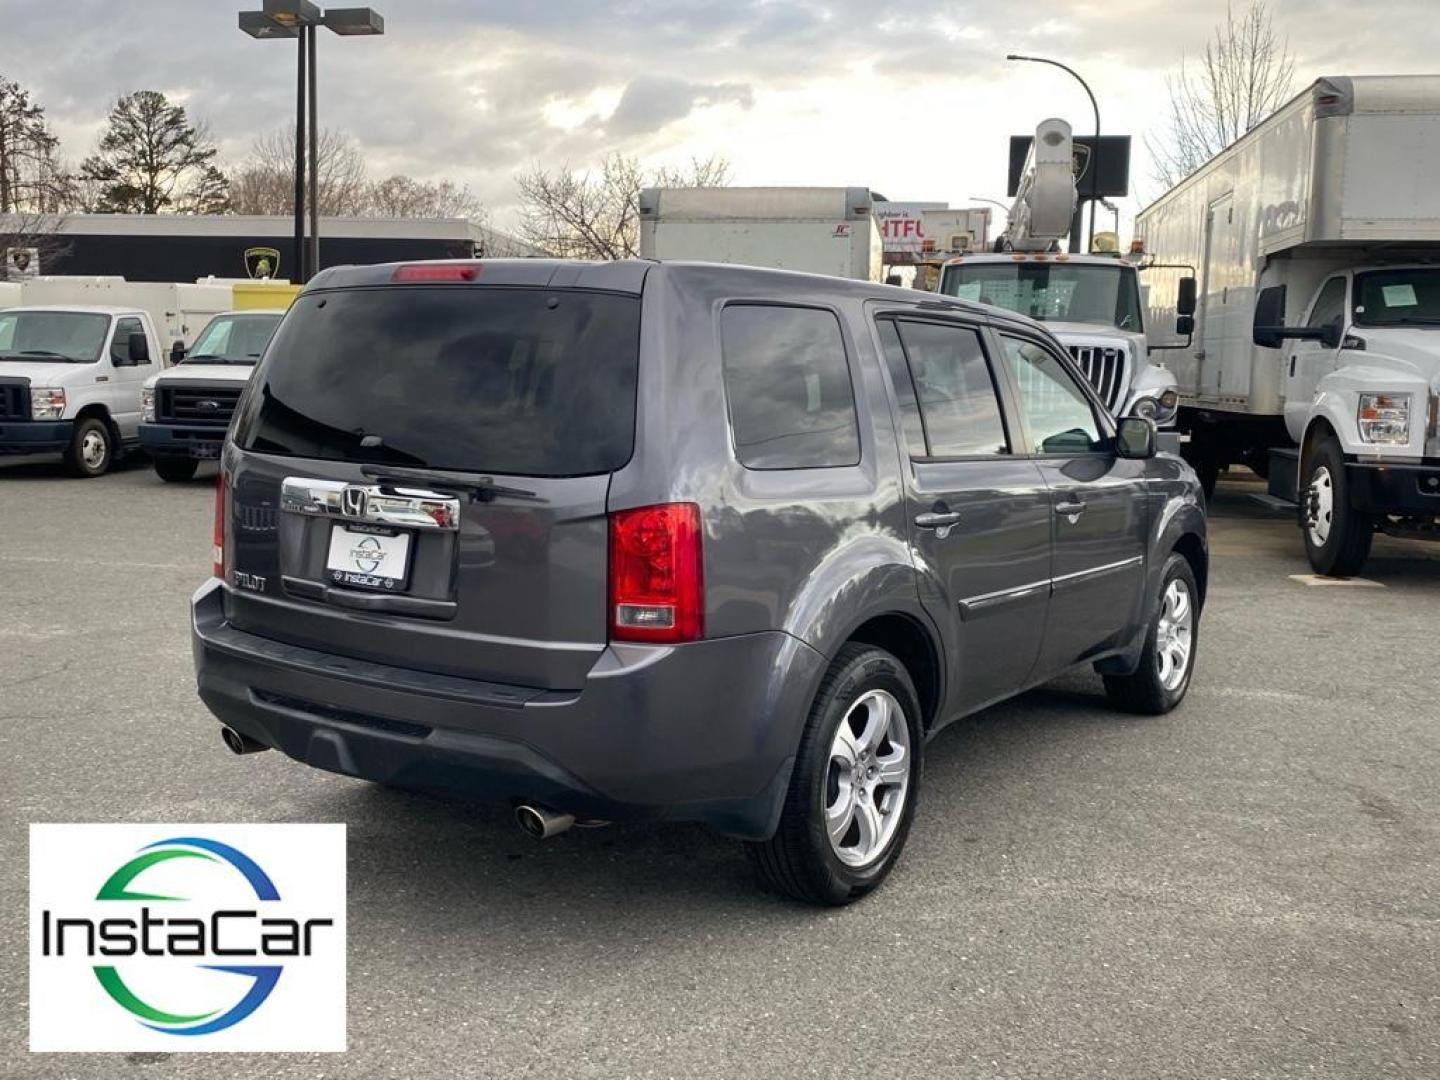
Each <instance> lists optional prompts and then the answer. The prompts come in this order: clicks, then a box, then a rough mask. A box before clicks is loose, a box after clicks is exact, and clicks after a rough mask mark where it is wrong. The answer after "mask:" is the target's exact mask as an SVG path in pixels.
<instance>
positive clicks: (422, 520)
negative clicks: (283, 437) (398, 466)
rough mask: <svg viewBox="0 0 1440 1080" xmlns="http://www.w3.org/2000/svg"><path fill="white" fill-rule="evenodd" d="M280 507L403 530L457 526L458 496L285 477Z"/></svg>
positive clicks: (452, 529)
mask: <svg viewBox="0 0 1440 1080" xmlns="http://www.w3.org/2000/svg"><path fill="white" fill-rule="evenodd" d="M280 509H281V510H282V511H283V512H285V513H289V514H322V515H325V516H327V517H334V518H341V519H343V520H346V521H359V522H365V523H368V524H371V525H394V526H398V527H400V528H404V529H430V530H440V531H442V532H458V531H459V529H460V500H459V499H457V498H455V497H454V496H453V495H446V494H444V493H442V492H438V491H426V490H424V489H423V488H410V487H397V486H395V485H393V484H347V483H345V481H343V480H312V479H309V478H307V477H303V476H287V477H286V478H285V480H284V481H283V482H282V483H281V485H280Z"/></svg>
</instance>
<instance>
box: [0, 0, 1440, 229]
mask: <svg viewBox="0 0 1440 1080" xmlns="http://www.w3.org/2000/svg"><path fill="white" fill-rule="evenodd" d="M348 2H349V0H347V3H348ZM1238 2H1239V3H1241V4H1243V2H1244V0H1238ZM376 4H377V7H378V8H379V9H380V10H381V11H382V12H383V13H384V14H385V15H386V17H387V29H386V36H385V37H383V38H370V39H366V38H361V39H348V40H347V39H341V38H337V37H335V36H333V35H329V34H326V35H324V36H323V37H322V38H321V42H320V47H321V58H320V73H321V86H320V108H321V122H322V125H323V126H327V127H335V128H339V129H341V130H343V131H345V132H347V133H349V134H350V135H352V136H353V137H354V138H355V139H356V140H357V141H358V142H359V143H360V144H361V145H362V146H363V148H364V150H365V152H366V156H367V158H368V159H369V161H370V164H371V167H372V169H373V171H374V172H375V173H376V174H377V175H384V174H388V173H391V172H407V173H411V174H413V175H416V176H420V177H425V178H435V179H438V178H441V177H451V178H454V179H456V180H458V181H461V182H464V183H467V184H469V185H470V187H471V188H472V189H473V190H474V191H475V192H477V193H478V194H479V195H480V196H481V197H482V198H483V199H484V200H485V202H486V203H487V205H489V206H490V207H491V208H492V210H493V212H494V216H495V219H496V221H497V223H499V224H504V223H505V222H506V220H507V219H508V217H509V215H510V213H511V212H512V211H513V203H514V198H515V192H514V183H513V177H514V174H515V173H516V171H517V170H519V169H522V168H523V167H525V166H526V165H528V164H529V163H531V162H536V161H538V162H541V163H543V164H546V165H549V166H559V165H561V164H562V163H570V164H571V165H573V166H577V167H579V166H584V165H586V164H588V163H592V162H594V161H596V160H598V159H599V158H601V157H603V156H604V155H605V154H606V153H607V152H609V151H613V150H619V151H624V152H625V153H631V154H638V155H640V156H642V157H643V158H645V159H646V160H649V161H652V162H654V163H656V164H665V163H680V162H684V161H685V160H687V159H688V158H690V157H691V156H700V157H706V156H709V155H710V154H722V155H724V156H725V157H727V158H728V159H729V160H730V161H731V162H732V165H733V174H734V180H735V182H737V183H742V184H817V185H827V186H829V185H834V186H842V185H864V186H868V187H870V188H872V189H874V190H876V191H880V192H883V193H884V194H886V195H887V196H888V197H889V198H892V199H933V200H941V201H948V202H949V203H950V204H951V205H957V206H958V205H966V204H967V203H968V202H969V200H970V198H971V197H974V196H988V197H993V198H1002V199H1003V197H1004V184H1005V150H1006V138H1007V136H1008V135H1009V134H1011V133H1012V132H1013V133H1020V132H1026V131H1030V130H1033V128H1034V125H1035V123H1036V122H1037V121H1039V120H1041V119H1043V118H1044V117H1046V116H1048V115H1059V116H1063V117H1065V118H1067V119H1070V120H1071V121H1072V122H1073V123H1074V124H1075V126H1076V130H1077V132H1080V133H1084V132H1086V131H1088V130H1089V127H1090V124H1091V120H1090V111H1089V104H1088V101H1087V100H1086V99H1085V97H1084V94H1083V92H1082V91H1081V90H1080V88H1079V86H1078V85H1077V84H1075V83H1074V82H1073V81H1071V80H1070V79H1069V77H1068V76H1066V75H1065V74H1064V73H1063V72H1060V71H1058V70H1055V69H1053V68H1047V67H1042V66H1040V65H1032V64H1007V63H1006V62H1005V60H1004V56H1005V54H1006V53H1008V52H1012V51H1013V52H1028V53H1035V54H1041V55H1045V56H1051V57H1054V58H1056V59H1059V60H1062V61H1065V62H1066V63H1069V64H1070V65H1071V66H1073V67H1075V68H1077V69H1079V71H1080V72H1081V73H1082V74H1083V75H1084V76H1085V77H1086V78H1087V79H1088V80H1089V81H1090V84H1091V86H1092V87H1093V88H1094V90H1095V93H1096V95H1097V97H1098V98H1099V100H1100V107H1101V112H1102V120H1103V123H1104V128H1105V130H1106V131H1107V132H1109V133H1129V134H1131V135H1134V136H1136V140H1135V149H1136V160H1135V163H1134V169H1133V176H1134V180H1135V184H1134V189H1135V190H1136V192H1137V194H1139V195H1142V196H1153V195H1154V194H1157V191H1156V189H1155V188H1154V185H1153V184H1150V183H1149V178H1148V166H1147V161H1146V156H1145V153H1144V147H1143V142H1142V140H1141V139H1140V138H1139V137H1140V136H1141V135H1143V134H1144V133H1145V132H1146V131H1150V130H1154V129H1156V127H1157V125H1159V123H1160V122H1161V120H1162V118H1163V110H1164V102H1165V78H1166V76H1167V74H1170V73H1172V72H1174V71H1175V70H1176V69H1177V68H1178V66H1179V64H1180V62H1181V59H1182V57H1183V56H1186V55H1190V56H1193V55H1194V54H1196V53H1197V52H1198V51H1199V50H1200V49H1201V48H1203V45H1204V42H1205V39H1206V37H1207V35H1208V34H1209V33H1210V32H1211V30H1212V28H1213V26H1214V24H1215V23H1216V21H1217V20H1219V19H1221V18H1223V15H1224V10H1225V3H1224V0H1187V2H1185V3H1178V2H1175V0H1094V2H1090V0H1040V2H1036V3H1032V4H1025V3H1022V2H1019V0H902V2H897V3H889V4H887V3H885V2H883V0H863V2H862V0H613V2H602V0H506V2H496V0H376ZM241 6H251V7H258V6H260V5H259V0H254V2H253V3H250V4H246V5H241V4H239V3H236V2H232V0H61V2H50V0H0V35H3V39H4V41H5V43H6V45H5V48H4V49H3V50H0V75H4V76H6V77H8V78H11V79H16V80H18V81H19V82H21V83H22V84H24V85H26V86H27V87H28V88H30V89H31V90H32V92H33V93H34V94H35V95H36V97H37V98H38V99H39V100H40V102H42V103H43V104H44V105H45V106H46V108H47V110H48V112H49V116H50V119H51V121H52V124H53V126H54V128H55V129H56V131H57V133H58V134H59V135H60V136H61V138H62V140H63V152H64V154H65V156H66V157H67V158H71V159H75V160H78V159H79V158H80V157H83V156H84V155H85V154H86V153H88V152H89V151H90V150H91V148H92V147H93V144H94V142H95V139H96V137H97V135H98V132H99V130H100V128H101V125H102V122H103V118H104V115H105V112H106V110H107V109H108V107H109V105H110V104H111V103H112V102H113V100H114V98H115V97H117V96H118V95H119V94H122V93H125V92H128V91H131V90H135V89H141V88H152V89H159V90H162V91H164V92H165V93H166V94H169V95H170V96H172V97H174V98H176V99H178V100H181V101H183V102H184V103H185V104H186V105H187V107H188V108H189V109H190V110H191V112H192V114H194V115H197V116H200V117H203V118H204V119H206V120H207V121H208V122H209V123H210V125H211V127H212V129H213V131H214V133H215V135H216V137H217V138H218V140H219V141H220V144H221V147H222V150H223V153H224V154H225V156H226V159H227V160H228V161H229V162H230V163H240V162H242V161H243V158H244V154H245V150H246V147H247V146H248V145H249V144H250V142H251V140H252V139H253V138H254V136H255V135H256V134H257V133H258V132H261V131H264V130H267V129H270V128H274V127H278V126H281V125H283V124H284V123H285V122H286V121H287V119H288V118H289V115H290V113H291V112H292V110H293V101H294V48H293V46H292V45H291V43H289V42H278V41H276V42H257V41H253V40H251V39H250V38H248V37H245V36H244V35H242V34H241V33H240V31H239V30H238V29H237V28H236V21H235V20H236V11H237V10H238V9H239V7H241ZM1272 7H1273V9H1274V11H1275V17H1276V23H1277V26H1278V27H1279V29H1280V30H1281V32H1282V33H1283V34H1284V35H1285V36H1286V37H1288V39H1289V44H1290V48H1291V50H1292V52H1293V53H1294V54H1295V57H1296V61H1297V64H1296V71H1297V75H1296V89H1299V87H1300V86H1301V85H1303V84H1304V83H1305V82H1308V81H1309V80H1310V79H1312V78H1314V77H1315V76H1318V75H1321V74H1377V73H1415V72H1423V71H1427V70H1430V71H1433V70H1437V69H1440V60H1437V59H1436V57H1437V55H1440V20H1437V19H1436V18H1435V14H1436V4H1435V0H1383V2H1381V0H1365V2H1363V3H1356V2H1355V0H1273V2H1272ZM1133 205H1134V200H1133V199H1132V200H1130V206H1131V207H1133Z"/></svg>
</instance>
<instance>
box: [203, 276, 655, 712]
mask: <svg viewBox="0 0 1440 1080" xmlns="http://www.w3.org/2000/svg"><path fill="white" fill-rule="evenodd" d="M480 266H481V267H484V266H485V264H480ZM403 269H405V268H402V271H400V272H397V273H399V274H400V276H401V277H402V280H403V278H404V274H403ZM408 269H411V270H414V271H416V272H417V273H416V276H415V279H414V280H409V281H404V282H403V283H395V284H382V285H373V286H366V287H346V288H339V289H334V290H324V289H322V290H319V291H310V292H307V293H305V294H304V295H302V296H301V297H300V298H299V299H298V300H297V301H296V302H295V306H294V308H293V310H292V311H291V313H290V314H289V315H288V316H287V317H286V319H285V322H284V323H283V324H282V326H281V327H280V330H279V331H278V333H277V334H276V337H275V339H274V341H273V343H272V345H271V347H270V349H269V351H268V352H267V354H266V357H265V360H264V361H263V362H262V364H261V366H260V368H259V369H258V370H257V372H256V375H255V378H254V380H253V383H252V387H251V391H250V392H249V393H248V394H247V396H246V399H245V401H244V403H243V404H242V407H241V413H240V415H239V416H238V417H237V420H236V427H235V431H234V442H235V444H236V447H237V448H238V451H239V452H238V453H234V454H233V456H232V463H233V466H234V468H233V470H232V473H231V483H230V518H229V522H230V530H229V534H228V551H227V560H228V563H227V565H228V569H229V571H230V574H229V580H230V582H231V584H232V588H231V589H230V590H229V592H228V595H227V601H226V604H227V613H228V616H229V618H230V621H231V623H232V624H233V625H234V626H236V627H237V628H238V629H242V630H245V631H247V632H250V633H254V634H258V635H261V636H265V637H269V638H272V639H275V640H279V641H284V642H287V643H290V644H294V645H301V646H306V647H311V648H315V649H319V650H322V651H324V652H326V653H330V654H339V655H343V656H349V657H355V658H357V659H368V660H375V661H379V662H383V663H387V664H392V665H398V666H403V667H409V668H414V669H418V670H424V671H433V672H437V673H442V674H450V675H459V676H463V677H468V678H475V679H483V680H487V681H492V682H501V683H508V684H512V685H517V686H529V687H538V688H545V689H576V688H579V687H580V686H582V685H583V683H584V679H585V675H586V673H587V672H588V671H589V670H590V668H591V667H592V666H593V665H594V663H595V660H596V658H597V656H598V654H599V653H600V651H601V650H602V649H603V648H604V646H605V640H606V571H607V522H606V516H605V514H606V496H607V494H608V490H609V484H610V476H611V474H612V473H613V472H614V471H615V470H617V469H619V468H621V467H622V466H624V465H625V463H626V462H628V461H629V459H630V456H631V453H632V450H633V447H634V438H635V432H634V429H635V391H636V382H637V378H638V366H639V338H640V297H639V295H638V289H639V287H640V281H641V280H643V278H642V277H637V276H635V275H634V273H633V272H632V274H631V277H630V279H629V280H630V281H631V283H632V285H633V288H634V290H635V291H634V292H630V293H626V292H620V291H603V290H600V289H584V288H574V287H567V288H555V287H553V284H552V283H550V282H546V279H545V277H544V276H540V277H539V280H540V281H541V282H545V284H541V285H497V284H494V283H492V282H491V281H489V280H488V279H489V278H490V276H491V275H487V274H486V273H485V272H484V270H481V272H480V276H481V277H483V278H487V281H486V283H484V284H479V283H477V284H469V283H463V284H462V283H454V284H446V283H442V282H437V281H432V280H426V275H427V274H431V273H433V274H440V273H443V271H441V270H439V269H438V267H436V266H430V267H420V266H417V267H412V268H408ZM466 269H469V270H470V272H471V273H475V270H474V269H472V268H471V266H470V265H468V264H467V266H466ZM562 269H563V267H562ZM421 271H424V272H421ZM386 273H387V276H388V275H389V271H388V270H387V271H386ZM494 276H497V277H501V278H502V280H503V274H497V275H494ZM528 276H529V277H530V278H531V279H534V278H535V277H537V276H538V275H537V274H536V272H535V271H533V270H532V271H529V272H528ZM260 579H264V580H263V582H262V581H261V580H260Z"/></svg>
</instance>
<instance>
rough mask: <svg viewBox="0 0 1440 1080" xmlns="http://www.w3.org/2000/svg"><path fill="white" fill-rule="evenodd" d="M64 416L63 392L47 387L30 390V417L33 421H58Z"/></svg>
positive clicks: (33, 387)
mask: <svg viewBox="0 0 1440 1080" xmlns="http://www.w3.org/2000/svg"><path fill="white" fill-rule="evenodd" d="M64 415H65V391H64V390H60V389H58V388H53V387H48V386H32V387H31V388H30V417H31V419H33V420H59V419H60V417H62V416H64Z"/></svg>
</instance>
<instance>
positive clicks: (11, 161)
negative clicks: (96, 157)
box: [0, 76, 65, 214]
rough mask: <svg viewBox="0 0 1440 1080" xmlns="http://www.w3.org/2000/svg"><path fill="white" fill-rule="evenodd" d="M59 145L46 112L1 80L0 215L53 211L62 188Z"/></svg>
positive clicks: (23, 91)
mask: <svg viewBox="0 0 1440 1080" xmlns="http://www.w3.org/2000/svg"><path fill="white" fill-rule="evenodd" d="M59 145H60V140H59V139H57V138H56V137H55V136H54V135H52V134H51V133H50V128H49V126H48V125H47V124H46V123H45V109H44V108H43V107H42V106H41V105H40V104H38V103H37V102H35V101H33V100H32V99H31V97H30V92H29V91H28V90H26V89H25V88H24V87H22V86H21V85H20V84H19V83H16V82H11V81H10V80H9V79H6V78H4V77H3V76H0V214H18V213H42V212H47V211H54V210H55V209H56V206H57V204H58V202H59V200H60V197H61V194H62V193H63V191H64V186H65V178H64V174H63V172H62V171H61V169H60V166H59V164H58V163H57V162H56V160H55V151H56V148H57V147H58V146H59Z"/></svg>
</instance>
